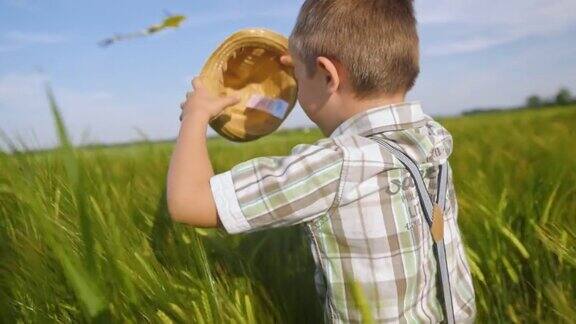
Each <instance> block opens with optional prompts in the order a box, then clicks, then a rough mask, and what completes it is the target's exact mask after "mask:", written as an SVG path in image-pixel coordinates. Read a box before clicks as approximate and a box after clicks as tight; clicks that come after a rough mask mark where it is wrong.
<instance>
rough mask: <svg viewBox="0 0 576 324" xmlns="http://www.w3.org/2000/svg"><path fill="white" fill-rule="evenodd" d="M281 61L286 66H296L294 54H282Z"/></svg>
mask: <svg viewBox="0 0 576 324" xmlns="http://www.w3.org/2000/svg"><path fill="white" fill-rule="evenodd" d="M280 63H282V64H284V65H286V66H290V67H294V63H293V62H292V56H290V55H289V54H284V55H282V56H280Z"/></svg>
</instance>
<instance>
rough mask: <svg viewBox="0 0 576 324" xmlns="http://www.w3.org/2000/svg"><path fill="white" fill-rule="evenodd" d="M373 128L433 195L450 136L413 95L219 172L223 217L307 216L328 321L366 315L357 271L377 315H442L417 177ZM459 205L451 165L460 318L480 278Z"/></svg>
mask: <svg viewBox="0 0 576 324" xmlns="http://www.w3.org/2000/svg"><path fill="white" fill-rule="evenodd" d="M366 136H379V137H381V138H384V139H385V140H387V141H390V142H393V143H395V144H397V146H398V147H399V148H400V149H401V150H403V151H404V152H405V153H406V154H408V155H409V156H410V157H411V158H412V159H414V160H415V161H416V162H417V163H418V166H419V168H420V171H421V172H422V174H423V177H424V180H425V183H426V186H427V188H428V191H429V192H430V194H431V195H432V197H435V195H436V187H437V178H438V176H437V172H438V165H439V164H440V163H444V162H445V161H446V160H447V159H448V157H449V156H450V154H451V152H452V137H451V135H450V134H449V133H448V131H447V130H446V129H445V128H444V127H442V126H441V125H440V124H439V123H437V122H436V121H434V120H433V119H432V118H431V117H429V116H427V115H425V114H424V113H423V112H422V109H421V107H420V104H419V102H408V103H402V104H396V105H387V106H382V107H376V108H373V109H370V110H367V111H364V112H361V113H359V114H357V115H355V116H353V117H352V118H350V119H348V120H347V121H345V122H344V123H342V124H341V125H340V126H339V127H338V128H337V129H336V130H335V131H334V132H333V133H332V134H331V135H330V137H329V138H325V139H321V140H319V141H317V142H316V143H314V144H311V145H308V144H300V145H297V146H295V147H294V148H293V150H292V153H291V155H289V156H283V157H259V158H255V159H252V160H249V161H246V162H243V163H240V164H238V165H236V166H235V167H233V168H232V169H231V170H230V171H228V172H224V173H221V174H218V175H215V176H214V177H213V178H212V179H211V180H210V184H211V187H212V191H213V196H214V200H215V201H216V206H217V209H218V215H219V217H220V221H221V223H222V225H223V226H224V229H225V230H226V231H227V232H228V233H231V234H233V233H247V232H253V231H258V230H261V229H264V228H272V227H280V226H289V225H295V224H299V223H303V224H305V226H304V228H305V229H306V233H307V234H308V237H309V238H310V247H311V250H312V255H313V257H314V260H315V262H316V275H315V282H316V289H317V291H318V293H319V295H320V296H321V298H322V300H323V301H324V305H325V316H326V317H325V319H326V321H327V322H330V323H349V322H359V321H361V320H362V315H361V313H360V310H359V309H358V308H357V306H356V304H355V299H354V298H353V293H352V291H353V288H352V281H356V282H357V284H358V287H359V288H360V290H361V292H362V293H363V294H364V296H365V300H366V301H367V302H368V305H369V308H370V311H371V315H372V317H373V319H374V321H375V322H387V321H391V322H401V323H421V322H440V321H441V320H442V319H443V315H442V308H441V304H440V299H438V297H437V288H436V259H435V257H434V253H433V249H432V244H433V240H432V236H431V234H430V230H429V227H428V225H427V224H426V222H425V221H423V211H422V208H421V207H420V203H419V197H418V193H417V191H416V188H415V186H414V182H413V180H412V178H411V177H410V174H409V172H408V170H406V169H405V167H404V165H403V164H402V163H401V162H400V161H399V160H397V159H396V158H395V157H394V156H392V155H391V154H390V153H388V151H386V150H385V149H383V148H382V147H381V146H380V145H379V144H378V143H376V142H375V141H374V140H371V139H369V138H367V137H366ZM457 212H458V205H457V202H456V195H455V192H454V186H453V183H452V171H451V169H449V173H448V193H447V199H446V207H445V218H444V222H445V223H444V228H445V229H444V233H445V234H444V235H445V237H444V241H445V244H446V253H447V262H448V270H449V276H450V283H451V286H452V300H453V305H454V313H455V319H456V322H472V321H473V320H474V318H475V316H476V306H475V298H474V288H473V285H472V279H471V275H470V270H469V266H468V262H467V260H466V255H465V252H464V246H463V245H462V241H461V237H460V231H459V229H458V224H457V215H458V214H457Z"/></svg>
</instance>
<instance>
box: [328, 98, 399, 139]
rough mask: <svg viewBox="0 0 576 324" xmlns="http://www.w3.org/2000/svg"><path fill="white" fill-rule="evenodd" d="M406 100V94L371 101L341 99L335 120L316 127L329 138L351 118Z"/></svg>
mask: <svg viewBox="0 0 576 324" xmlns="http://www.w3.org/2000/svg"><path fill="white" fill-rule="evenodd" d="M405 100H406V93H399V94H395V95H389V96H381V97H378V98H373V99H363V100H358V99H356V98H354V97H347V98H342V104H341V105H340V107H338V108H336V109H335V110H336V112H335V113H334V115H333V116H334V117H335V118H330V119H329V120H326V121H325V123H322V124H323V125H320V124H319V125H318V126H319V127H320V129H321V130H322V133H324V135H326V136H329V135H330V134H332V132H333V131H334V130H335V129H336V128H337V127H338V126H340V124H342V123H343V122H345V121H346V120H348V119H349V118H351V117H352V116H354V115H356V114H358V113H361V112H363V111H366V110H368V109H371V108H376V107H381V106H387V105H393V104H399V103H402V102H404V101H405Z"/></svg>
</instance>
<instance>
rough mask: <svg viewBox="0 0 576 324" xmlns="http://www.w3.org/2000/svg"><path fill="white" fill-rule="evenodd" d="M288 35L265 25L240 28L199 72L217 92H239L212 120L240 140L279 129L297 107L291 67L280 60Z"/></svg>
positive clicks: (226, 134) (231, 137) (229, 136)
mask: <svg viewBox="0 0 576 324" xmlns="http://www.w3.org/2000/svg"><path fill="white" fill-rule="evenodd" d="M286 53H288V39H287V38H286V37H284V36H282V35H281V34H278V33H276V32H273V31H271V30H267V29H263V28H250V29H243V30H240V31H238V32H236V33H234V34H232V35H230V36H229V37H228V38H226V39H225V40H224V41H223V42H222V44H220V46H218V48H217V49H216V50H215V51H214V52H213V53H212V55H211V56H210V57H209V58H208V60H207V61H206V63H205V64H204V67H203V68H202V71H201V72H200V75H201V76H202V78H203V80H204V84H205V85H206V87H207V88H208V89H209V90H211V91H212V92H213V93H215V94H219V95H229V94H232V93H235V94H237V95H239V96H240V98H241V100H240V102H239V103H238V104H236V105H234V106H230V107H227V108H226V109H224V110H223V111H222V112H221V113H220V114H218V115H217V116H215V117H214V118H213V119H212V120H210V126H211V127H212V128H213V129H214V130H215V131H216V132H218V133H219V134H220V135H222V136H223V137H225V138H227V139H229V140H231V141H236V142H247V141H252V140H255V139H258V138H260V137H262V136H264V135H268V134H270V133H272V132H273V131H275V130H276V129H277V128H278V127H279V126H280V124H281V123H282V122H283V121H284V119H286V117H287V116H288V114H289V113H290V111H292V109H293V108H294V105H295V103H296V98H297V85H296V80H295V79H294V74H293V70H292V68H291V67H288V66H285V65H283V64H282V63H280V56H281V55H282V54H286Z"/></svg>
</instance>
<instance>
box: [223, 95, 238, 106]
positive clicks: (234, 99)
mask: <svg viewBox="0 0 576 324" xmlns="http://www.w3.org/2000/svg"><path fill="white" fill-rule="evenodd" d="M239 102H240V97H239V96H238V95H231V96H226V97H222V98H220V100H219V101H218V103H219V105H220V106H222V107H228V106H232V105H235V104H237V103H239Z"/></svg>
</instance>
